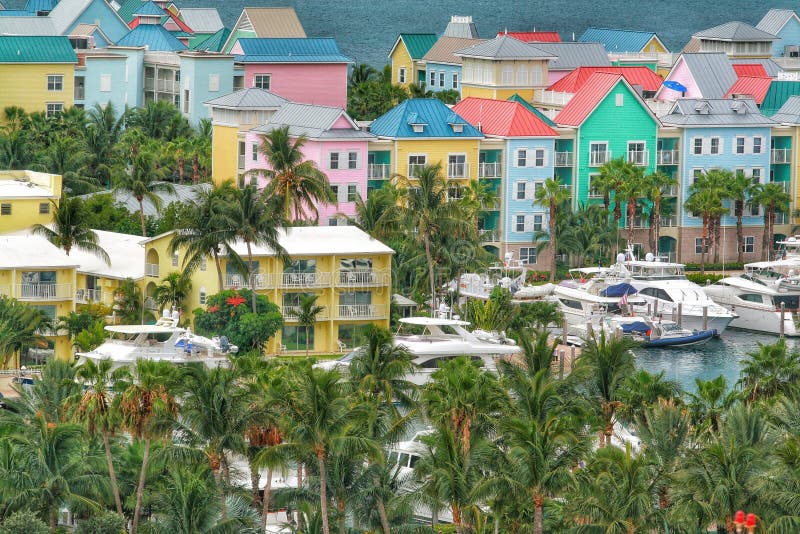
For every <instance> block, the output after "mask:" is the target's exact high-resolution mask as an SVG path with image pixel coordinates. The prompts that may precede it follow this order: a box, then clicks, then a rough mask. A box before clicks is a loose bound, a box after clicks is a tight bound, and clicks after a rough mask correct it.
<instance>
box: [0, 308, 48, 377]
mask: <svg viewBox="0 0 800 534" xmlns="http://www.w3.org/2000/svg"><path fill="white" fill-rule="evenodd" d="M49 325H50V320H49V319H48V318H47V316H46V315H45V314H44V312H43V311H41V310H40V309H38V308H34V307H33V306H28V305H26V304H23V303H21V302H19V301H17V300H16V299H12V298H10V297H7V296H5V295H0V357H2V360H3V363H2V366H3V368H4V369H5V368H7V367H8V363H9V360H10V359H11V358H12V357H13V356H15V355H16V354H18V353H19V351H21V350H22V349H23V348H24V347H29V346H35V345H38V346H44V345H46V343H45V340H44V337H43V336H42V335H41V331H42V330H43V329H45V328H47V327H48V326H49ZM17 365H19V360H17Z"/></svg>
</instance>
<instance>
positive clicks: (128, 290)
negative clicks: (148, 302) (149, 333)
mask: <svg viewBox="0 0 800 534" xmlns="http://www.w3.org/2000/svg"><path fill="white" fill-rule="evenodd" d="M143 305H144V302H143V300H142V290H141V289H140V288H139V286H138V285H136V282H135V281H134V280H133V279H132V278H126V279H125V280H123V281H122V282H121V283H120V285H119V287H117V289H115V290H114V313H115V314H116V313H117V312H118V313H119V316H120V318H121V319H122V322H123V323H124V324H131V323H136V322H137V321H141V320H142V307H143Z"/></svg>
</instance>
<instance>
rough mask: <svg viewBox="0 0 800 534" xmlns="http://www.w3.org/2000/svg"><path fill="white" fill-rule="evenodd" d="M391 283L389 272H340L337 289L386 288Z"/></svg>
mask: <svg viewBox="0 0 800 534" xmlns="http://www.w3.org/2000/svg"><path fill="white" fill-rule="evenodd" d="M390 281H391V273H390V272H389V271H372V270H363V271H340V272H339V278H338V280H337V281H336V286H337V287H371V286H388V285H389V283H390Z"/></svg>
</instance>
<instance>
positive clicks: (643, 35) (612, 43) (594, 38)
mask: <svg viewBox="0 0 800 534" xmlns="http://www.w3.org/2000/svg"><path fill="white" fill-rule="evenodd" d="M578 41H579V42H582V43H602V44H603V46H604V47H605V49H606V51H607V52H608V53H609V54H641V53H650V54H665V53H668V52H669V50H668V49H667V47H666V46H665V45H664V43H663V41H661V39H660V38H659V37H658V35H656V34H655V32H648V31H636V30H620V29H615V28H595V27H590V28H587V29H586V31H585V32H583V35H581V36H580V37H579V38H578Z"/></svg>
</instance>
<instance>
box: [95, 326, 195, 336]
mask: <svg viewBox="0 0 800 534" xmlns="http://www.w3.org/2000/svg"><path fill="white" fill-rule="evenodd" d="M105 329H106V331H108V332H114V333H115V334H129V335H134V334H171V333H173V332H175V331H176V328H171V327H166V326H159V325H155V324H121V325H112V326H107V327H106V328H105ZM177 330H179V331H180V329H177Z"/></svg>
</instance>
